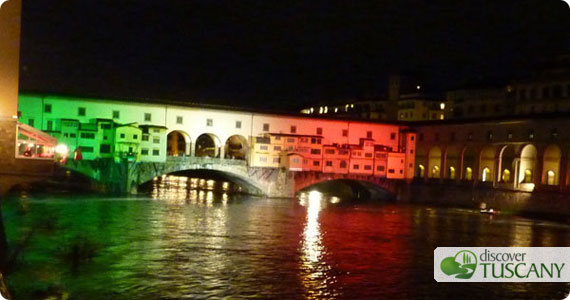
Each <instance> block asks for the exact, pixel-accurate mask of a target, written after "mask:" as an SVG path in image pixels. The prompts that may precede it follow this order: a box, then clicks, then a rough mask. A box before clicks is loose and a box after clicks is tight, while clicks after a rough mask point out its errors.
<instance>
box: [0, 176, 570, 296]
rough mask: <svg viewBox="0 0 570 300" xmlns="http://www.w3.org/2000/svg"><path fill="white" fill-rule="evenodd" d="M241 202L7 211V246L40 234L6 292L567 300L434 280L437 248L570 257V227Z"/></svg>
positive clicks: (191, 181) (168, 180) (221, 195)
mask: <svg viewBox="0 0 570 300" xmlns="http://www.w3.org/2000/svg"><path fill="white" fill-rule="evenodd" d="M201 182H202V183H201ZM200 186H201V187H202V188H200ZM233 191H235V187H233V186H232V184H230V183H227V184H226V183H224V182H217V181H213V182H211V181H209V180H203V181H202V180H201V179H197V178H186V177H180V176H173V177H163V178H157V179H156V180H154V181H153V183H152V186H151V188H150V194H149V197H148V198H145V197H138V198H124V199H116V198H101V197H87V196H80V197H78V196H74V197H53V196H50V197H47V198H46V199H42V200H39V199H38V198H37V197H34V196H30V195H28V196H27V197H26V198H25V199H20V200H18V199H12V200H9V201H7V202H6V203H5V204H4V219H5V223H6V227H7V233H8V238H9V241H10V242H11V244H18V243H19V242H21V241H22V240H23V239H24V237H26V235H27V234H28V233H30V232H32V233H33V235H32V236H31V238H30V239H29V241H28V242H27V245H26V247H23V248H22V249H23V250H22V254H21V256H20V258H19V259H18V261H17V263H16V264H15V266H17V268H15V271H14V272H13V273H12V274H10V276H9V278H8V282H9V284H10V285H11V286H12V287H13V289H14V291H15V294H16V295H17V296H18V299H42V297H38V295H40V294H41V295H45V294H46V293H47V294H49V293H52V294H53V293H56V292H57V291H65V292H67V293H69V295H70V299H184V298H186V299H203V298H232V299H233V298H254V299H428V298H434V299H436V298H437V299H439V298H454V299H481V298H487V299H526V298H539V299H542V298H544V299H546V298H551V299H561V298H563V296H565V294H567V293H568V291H570V286H569V285H568V284H493V285H488V284H487V285H486V284H475V283H472V284H460V285H458V284H455V285H442V284H437V283H435V282H434V280H433V249H435V247H438V246H459V247H461V246H570V241H569V240H568V236H569V234H570V226H568V225H567V224H559V223H554V222H545V221H537V220H530V219H524V218H518V217H512V216H501V215H499V216H495V217H494V218H490V217H489V216H487V215H481V214H479V213H478V212H476V211H470V210H464V209H452V208H432V207H425V206H410V205H394V204H386V205H381V204H373V203H367V204H347V203H342V202H343V201H342V199H339V198H337V197H334V196H326V195H323V194H321V193H318V192H310V193H301V194H300V195H299V198H298V199H284V200H278V199H261V198H250V197H247V196H243V195H239V194H236V193H233ZM340 204H342V205H340ZM47 225H49V226H47ZM77 236H79V237H82V238H84V239H86V240H88V241H90V242H92V243H93V244H94V245H96V252H95V253H96V255H95V257H94V258H93V259H92V260H90V261H85V262H83V263H82V264H81V265H80V266H79V267H78V268H76V269H74V270H72V269H71V268H70V267H69V261H66V260H62V258H61V257H60V256H59V255H58V251H59V250H58V249H60V248H61V246H62V245H66V244H69V243H70V241H73V238H74V237H77ZM46 291H47V292H46ZM50 291H51V292H50ZM54 291H55V292H54ZM42 292H43V294H42ZM43 298H46V297H43Z"/></svg>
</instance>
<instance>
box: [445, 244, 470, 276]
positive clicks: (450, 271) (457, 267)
mask: <svg viewBox="0 0 570 300" xmlns="http://www.w3.org/2000/svg"><path fill="white" fill-rule="evenodd" d="M440 267H441V271H442V272H443V273H445V274H446V275H449V276H455V278H461V279H469V278H471V277H472V276H473V274H474V273H475V269H476V268H477V256H476V255H475V254H474V253H473V252H471V251H468V250H461V251H459V252H457V254H455V256H450V257H446V258H444V259H443V260H442V261H441V265H440Z"/></svg>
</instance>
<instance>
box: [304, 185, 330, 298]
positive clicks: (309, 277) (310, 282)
mask: <svg viewBox="0 0 570 300" xmlns="http://www.w3.org/2000/svg"><path fill="white" fill-rule="evenodd" d="M299 201H300V204H301V205H303V206H305V207H306V208H307V220H306V222H305V229H304V231H303V240H302V245H301V248H302V252H301V253H302V255H301V263H302V265H301V279H302V282H303V285H304V287H305V291H306V293H307V298H308V299H320V298H334V297H337V296H338V295H337V293H336V292H335V291H334V289H332V288H331V287H332V286H331V283H332V282H333V281H334V280H335V278H334V276H332V275H330V274H328V273H329V272H328V271H329V266H328V265H327V263H326V262H325V261H324V260H323V254H324V253H323V252H324V246H323V244H322V240H321V230H320V225H319V213H320V211H321V208H322V202H323V201H325V199H324V197H323V194H322V193H320V192H318V191H311V192H309V193H308V195H307V194H306V193H302V194H301V195H300V197H299Z"/></svg>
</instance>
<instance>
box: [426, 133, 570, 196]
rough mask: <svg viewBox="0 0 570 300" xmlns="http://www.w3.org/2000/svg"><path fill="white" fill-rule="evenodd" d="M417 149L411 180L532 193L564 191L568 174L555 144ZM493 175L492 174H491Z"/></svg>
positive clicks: (561, 155) (453, 146)
mask: <svg viewBox="0 0 570 300" xmlns="http://www.w3.org/2000/svg"><path fill="white" fill-rule="evenodd" d="M426 149H427V150H422V148H420V147H419V146H418V156H417V159H416V168H415V169H416V172H415V177H416V178H419V179H423V180H428V179H429V180H431V181H433V180H438V181H441V182H450V181H452V182H457V183H460V182H473V184H484V185H486V186H489V187H495V188H504V189H513V190H521V191H533V190H536V189H549V190H552V189H559V190H561V189H566V186H567V184H568V182H567V180H566V179H562V178H567V176H566V173H567V172H568V171H570V169H569V168H568V165H567V163H566V161H567V160H566V159H565V158H564V155H563V154H564V153H568V152H570V151H568V150H566V151H563V150H562V148H561V147H560V146H559V145H558V144H546V145H536V144H534V143H524V144H502V145H494V144H487V145H482V146H480V147H474V146H463V147H461V146H460V145H451V146H448V147H442V146H432V147H429V148H426ZM495 174H496V175H495Z"/></svg>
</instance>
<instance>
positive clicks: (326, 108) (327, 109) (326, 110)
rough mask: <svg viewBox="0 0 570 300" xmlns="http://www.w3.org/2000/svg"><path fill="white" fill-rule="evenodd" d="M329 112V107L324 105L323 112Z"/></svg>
mask: <svg viewBox="0 0 570 300" xmlns="http://www.w3.org/2000/svg"><path fill="white" fill-rule="evenodd" d="M328 112H329V107H328V106H325V114H326V113H328Z"/></svg>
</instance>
